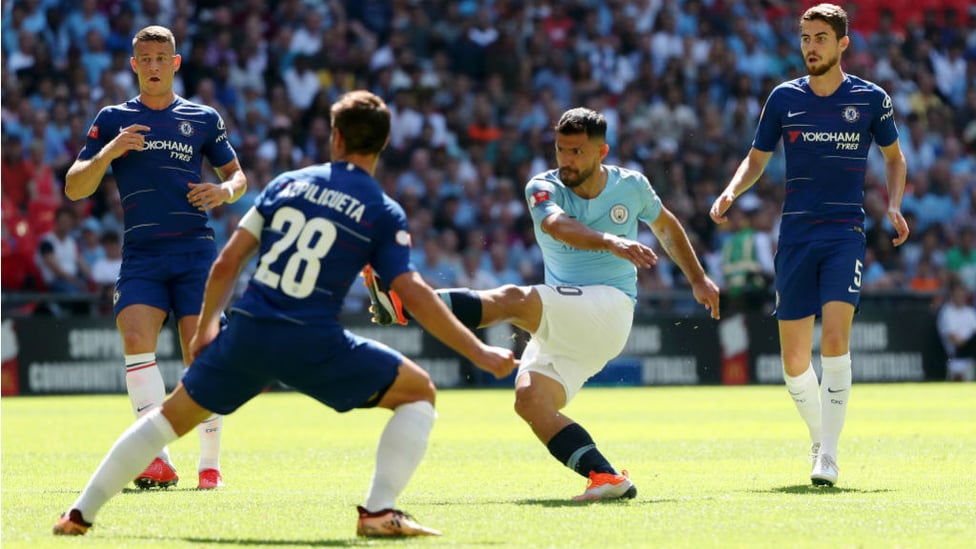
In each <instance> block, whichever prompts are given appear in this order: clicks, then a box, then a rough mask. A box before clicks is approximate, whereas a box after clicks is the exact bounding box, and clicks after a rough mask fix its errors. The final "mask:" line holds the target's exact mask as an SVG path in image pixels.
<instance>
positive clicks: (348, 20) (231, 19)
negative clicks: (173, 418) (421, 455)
mask: <svg viewBox="0 0 976 549" xmlns="http://www.w3.org/2000/svg"><path fill="white" fill-rule="evenodd" d="M811 4H812V2H807V1H802V2H791V1H759V0H748V1H743V2H729V1H724V0H605V1H597V0H559V1H555V0H552V1H545V0H459V1H454V0H430V1H417V0H282V1H280V2H272V3H268V2H262V1H255V0H224V1H215V0H199V1H196V2H193V1H190V0H79V1H66V0H13V1H7V2H5V3H4V5H3V20H2V54H3V63H2V71H3V73H2V88H3V89H2V98H3V99H2V145H3V147H2V149H3V150H2V192H3V197H2V206H3V225H2V226H3V274H2V278H3V290H4V292H5V293H6V292H16V291H34V292H36V291H58V292H65V293H96V294H100V295H106V296H110V295H111V287H112V284H113V281H114V275H113V267H114V269H115V272H117V265H118V261H119V258H120V255H119V254H120V248H119V238H120V235H121V230H122V220H121V215H122V212H121V206H120V200H119V197H118V193H117V191H116V188H115V186H114V185H112V184H111V181H110V179H111V175H109V176H107V179H108V181H106V182H105V183H103V185H102V186H101V188H100V190H99V192H98V193H97V194H96V195H95V196H93V197H92V198H89V199H85V200H81V201H77V202H71V201H68V200H67V199H66V198H64V194H63V184H64V175H65V172H66V170H67V168H68V166H70V165H71V163H72V161H73V160H74V159H75V157H76V156H77V154H78V151H79V150H80V149H81V147H82V146H83V145H84V142H85V136H86V132H87V130H88V127H87V125H88V124H89V123H90V121H91V120H92V119H93V118H94V116H95V114H96V113H97V112H98V110H99V109H101V108H102V107H104V106H106V105H111V104H117V103H122V102H124V101H126V100H128V99H130V98H132V97H134V96H136V95H137V94H138V89H137V87H136V80H135V77H134V75H133V73H132V70H131V69H130V67H129V62H128V61H129V57H130V55H131V48H132V44H131V39H132V36H133V34H134V33H135V32H136V31H137V30H138V29H140V28H142V27H144V26H146V25H149V24H161V25H164V26H167V27H169V28H171V29H172V30H173V32H174V34H175V35H176V41H177V45H178V53H180V54H181V55H182V58H183V64H182V67H181V68H180V70H179V72H177V75H176V77H177V81H176V91H177V93H179V94H180V95H182V96H184V97H187V98H189V99H190V100H192V101H196V102H200V103H204V104H207V105H210V106H212V107H214V108H216V109H217V110H218V111H219V112H220V113H221V115H222V116H223V119H224V121H225V123H226V126H227V129H228V131H229V135H230V139H231V142H232V144H233V146H234V147H235V149H236V150H237V151H238V154H239V156H240V162H241V165H242V166H243V167H244V169H245V171H246V173H247V176H248V183H249V185H250V188H249V189H248V191H247V193H246V195H245V196H244V198H242V199H241V200H239V201H237V202H236V203H233V204H228V205H225V206H222V207H220V208H218V209H216V210H214V212H213V217H212V226H213V227H214V229H215V231H216V234H217V239H218V244H222V243H223V242H224V241H225V240H226V239H227V238H228V237H229V234H230V233H231V232H232V231H233V230H234V228H235V227H236V226H237V222H238V220H239V219H240V217H241V215H243V213H244V212H245V211H246V210H247V209H248V208H249V207H250V205H251V204H252V202H253V200H254V197H255V196H257V193H258V192H260V190H261V188H262V186H263V185H265V184H267V182H269V181H270V180H271V179H272V178H273V177H274V176H275V175H277V174H278V173H280V172H282V171H285V170H290V169H294V168H297V167H300V166H304V165H307V164H312V163H319V162H324V161H327V160H328V154H329V149H328V138H329V116H328V115H329V106H330V104H331V103H332V102H333V100H334V99H336V98H337V97H338V96H339V95H340V94H342V93H343V92H345V91H348V90H351V89H356V88H365V89H369V90H371V91H373V92H375V93H377V94H378V95H380V96H381V97H383V98H384V99H385V100H386V101H387V102H388V103H389V105H390V107H391V109H392V111H393V114H394V123H393V132H392V135H391V142H390V145H389V147H388V150H387V151H386V152H385V153H384V154H383V156H382V157H381V160H380V167H379V169H378V171H377V179H379V180H380V181H381V182H382V183H383V185H384V187H385V189H386V191H387V193H388V194H390V195H391V196H393V197H394V198H396V199H397V200H398V201H399V202H400V203H401V204H402V205H403V206H404V208H405V210H406V212H407V215H408V219H410V223H411V233H412V238H413V259H414V263H415V264H416V265H417V267H418V269H419V270H420V272H421V274H422V275H423V276H424V277H425V279H426V280H427V281H429V282H430V283H431V285H433V286H435V287H451V286H464V287H470V288H474V289H484V288H490V287H494V286H497V285H499V284H503V283H509V282H510V283H515V284H525V283H536V282H540V281H541V280H542V277H543V273H542V260H541V254H540V253H539V250H538V247H537V246H536V245H535V243H534V238H533V234H532V223H531V221H530V219H529V217H528V213H527V211H526V207H525V202H524V199H523V197H522V190H523V188H524V185H525V183H526V182H527V181H528V179H529V178H530V177H531V175H533V174H535V173H538V172H541V171H543V170H546V169H549V168H551V167H552V157H553V133H552V126H553V123H554V121H555V117H557V116H558V115H559V114H560V113H561V112H563V111H564V110H566V109H567V108H570V107H572V106H588V107H591V108H593V109H596V110H598V111H600V112H602V113H604V114H605V115H606V116H607V118H608V121H609V126H610V127H609V133H608V135H607V139H608V142H609V144H610V147H611V149H610V156H609V157H608V159H607V161H608V162H609V163H614V164H619V165H622V166H625V167H629V168H633V169H636V170H639V171H642V172H643V173H645V174H646V175H647V176H648V177H649V178H650V179H651V182H652V184H653V186H654V188H655V190H656V191H657V192H658V193H659V194H660V195H661V197H662V199H663V200H664V202H665V203H666V204H667V206H668V208H669V209H670V210H671V211H672V212H674V213H675V215H677V216H678V217H679V219H680V220H681V222H682V224H683V225H684V226H685V227H687V228H688V232H689V236H690V237H691V238H692V241H693V244H694V246H695V248H696V250H697V251H698V253H699V256H700V257H701V258H702V260H703V263H704V264H706V266H707V268H708V271H709V274H710V275H711V276H712V278H713V279H715V280H716V281H717V282H719V283H720V284H721V283H722V281H723V280H724V277H723V243H724V242H726V241H728V240H729V239H730V236H731V235H733V234H734V233H735V232H736V231H741V230H749V231H752V232H753V233H754V234H755V235H756V240H755V242H756V245H757V247H758V248H760V252H759V253H758V254H757V255H758V256H759V257H758V259H759V260H758V261H756V262H755V264H756V267H755V268H756V269H757V274H759V275H761V276H760V277H758V278H753V280H760V279H761V280H768V277H769V275H771V274H772V273H771V264H770V262H769V261H768V260H763V258H768V257H771V253H772V250H773V249H774V248H775V236H776V234H777V230H776V226H777V223H778V221H779V212H780V207H781V204H782V193H783V185H782V180H783V174H784V172H785V166H784V165H783V157H782V155H781V154H780V153H779V152H777V154H775V155H774V157H773V161H772V162H771V163H770V166H769V167H768V168H767V170H766V172H765V174H764V175H763V177H762V179H761V180H760V181H759V182H758V183H757V185H756V187H755V188H754V190H752V191H750V193H751V195H750V196H747V197H743V199H742V201H741V202H740V203H739V204H737V206H736V208H738V209H740V210H741V212H740V213H741V215H740V216H739V219H737V220H734V221H733V223H732V224H730V226H729V227H725V226H722V227H719V226H716V225H715V224H714V223H712V222H711V221H710V220H709V217H708V208H709V205H710V204H711V203H712V201H713V199H714V197H715V196H716V194H717V193H718V192H720V191H721V189H722V188H724V186H725V184H726V183H727V182H728V179H729V178H730V177H731V175H732V173H733V172H734V170H735V167H736V164H737V163H738V160H739V159H740V158H741V157H742V156H743V155H744V154H745V153H746V152H747V151H748V150H749V147H750V145H751V143H752V138H753V134H754V131H755V124H756V122H757V120H758V115H759V112H760V110H761V109H762V105H763V101H764V100H765V98H766V96H767V95H768V94H769V92H770V91H771V90H772V88H773V87H774V86H775V85H776V84H778V83H779V82H781V81H783V80H786V79H790V78H795V77H799V76H802V75H804V74H805V69H804V64H803V60H802V59H801V58H800V55H799V49H798V48H797V47H796V45H797V44H796V40H797V39H796V28H797V15H796V14H798V13H801V12H802V9H803V8H805V7H808V6H809V5H811ZM842 4H845V7H846V9H848V10H849V12H850V15H851V18H852V29H851V37H852V46H851V50H849V52H848V54H847V55H846V56H845V60H846V62H845V67H844V68H845V70H846V71H848V72H850V73H852V74H856V75H858V76H861V77H863V78H866V79H868V80H872V81H874V82H877V83H878V84H879V85H881V86H882V87H883V88H884V89H885V90H886V91H887V92H888V93H889V94H890V95H891V97H892V100H893V102H894V105H895V113H896V117H897V123H898V127H899V130H900V132H901V135H900V143H901V148H902V150H903V151H904V153H905V156H906V159H907V163H908V189H907V190H906V196H905V199H904V202H903V211H904V212H905V216H906V218H907V219H908V221H909V223H910V228H911V231H912V236H911V239H910V241H909V242H908V243H907V244H905V245H904V246H902V247H900V248H899V249H895V248H894V247H892V245H891V227H890V226H889V224H888V222H887V220H886V218H885V214H886V204H887V200H886V196H885V192H886V191H885V184H884V175H883V174H884V165H883V159H882V157H881V155H880V153H879V152H878V150H877V148H876V147H874V148H872V152H871V158H870V161H869V173H868V174H867V178H866V180H867V184H866V186H865V212H866V216H867V225H866V229H867V234H868V244H869V246H868V253H867V262H866V265H865V271H864V279H863V287H864V290H865V293H866V294H870V292H872V291H877V290H899V291H917V292H928V293H933V294H941V293H942V289H943V288H945V287H947V286H948V285H949V283H950V282H951V281H959V282H961V283H963V284H964V285H965V286H966V287H967V288H968V290H969V292H970V293H971V292H973V291H974V290H976V229H974V223H976V8H973V7H970V4H969V2H967V1H966V0H957V1H934V0H916V1H912V2H908V1H907V0H905V1H902V0H895V1H886V2H881V1H880V0H870V1H859V2H856V3H855V2H847V3H842ZM210 180H211V181H214V180H216V177H215V176H212V177H211V178H210ZM49 233H50V235H49ZM48 238H56V239H57V240H58V241H59V242H62V243H63V242H72V241H74V242H76V243H77V246H78V249H79V250H80V254H79V258H78V259H77V260H72V259H70V258H69V259H68V260H67V261H65V257H62V256H60V255H59V254H58V253H55V252H56V250H57V249H58V247H54V250H55V251H54V252H52V247H50V246H40V243H41V242H42V240H44V239H48ZM642 238H643V239H646V241H647V242H648V243H650V244H654V243H653V235H652V233H651V232H650V231H649V230H647V231H644V232H643V233H642ZM66 239H68V240H66ZM42 250H43V251H42ZM658 255H659V257H660V259H661V261H660V262H659V264H658V267H657V268H655V269H651V270H645V271H642V272H641V273H640V279H639V286H640V287H639V290H640V292H641V296H643V297H648V296H654V295H660V294H662V293H664V292H667V291H668V290H671V289H675V288H677V289H681V288H682V285H683V284H686V282H685V280H684V278H683V277H681V276H673V274H674V273H675V272H676V268H675V267H674V266H673V265H671V264H669V262H668V261H667V255H666V254H664V253H663V252H660V253H659V254H658ZM59 261H60V263H61V264H60V265H58V263H59ZM725 261H726V262H727V261H728V258H726V259H725ZM762 275H765V276H762ZM725 286H726V289H728V283H726V284H725ZM356 292H360V295H365V290H363V289H362V288H358V285H357V289H356ZM970 295H971V294H970ZM351 301H355V300H351ZM106 310H110V307H109V308H107V309H106Z"/></svg>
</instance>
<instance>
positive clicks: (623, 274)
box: [525, 165, 662, 300]
mask: <svg viewBox="0 0 976 549" xmlns="http://www.w3.org/2000/svg"><path fill="white" fill-rule="evenodd" d="M603 167H604V169H606V170H607V185H606V187H605V188H604V189H603V191H601V192H600V194H599V195H598V196H596V197H595V198H590V199H586V198H580V197H579V196H578V195H577V194H576V193H574V192H573V191H572V190H571V189H569V188H568V187H566V186H565V185H563V183H562V181H560V179H559V170H550V171H547V172H543V173H541V174H539V175H537V176H535V177H534V178H532V180H531V181H529V183H528V185H526V187H525V198H526V200H527V201H528V203H529V212H530V213H531V215H532V221H533V222H534V225H535V237H536V240H537V241H538V243H539V248H540V249H541V250H542V258H543V263H544V264H545V270H546V284H549V285H553V286H558V285H570V286H588V285H594V284H604V285H607V286H613V287H615V288H617V289H619V290H620V291H622V292H624V293H625V294H627V295H629V296H630V297H631V298H632V299H634V300H636V299H637V267H635V266H634V264H633V263H631V262H630V261H627V260H626V259H622V258H619V257H617V256H615V255H613V254H611V253H610V252H605V251H597V250H580V249H578V248H573V247H572V246H569V245H568V244H564V243H562V242H560V241H558V240H556V239H555V238H552V237H551V236H549V235H548V234H546V232H545V231H543V230H542V220H544V219H545V218H547V217H549V216H550V215H552V214H554V213H559V212H565V213H566V215H568V216H569V217H571V218H573V219H575V220H577V221H579V222H580V223H582V224H584V225H586V226H588V227H590V228H592V229H593V230H596V231H600V232H605V233H610V234H614V235H617V236H620V237H623V238H629V239H631V240H636V239H637V228H638V225H637V223H638V221H643V222H644V223H653V222H654V220H656V219H657V216H658V215H660V213H661V208H662V206H661V199H660V198H658V196H657V193H655V192H654V189H653V188H651V183H650V181H648V180H647V178H646V177H644V175H643V174H641V173H638V172H635V171H633V170H628V169H625V168H621V167H618V166H608V165H604V166H603Z"/></svg>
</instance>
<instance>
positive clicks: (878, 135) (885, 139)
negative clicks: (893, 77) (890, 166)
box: [871, 88, 898, 147]
mask: <svg viewBox="0 0 976 549" xmlns="http://www.w3.org/2000/svg"><path fill="white" fill-rule="evenodd" d="M878 90H879V92H880V93H879V94H878V96H877V97H878V101H877V102H876V103H875V106H876V111H877V113H878V114H877V115H876V116H875V117H874V120H873V121H872V122H871V135H873V136H874V142H875V143H877V144H878V145H880V146H882V147H887V146H888V145H891V144H892V143H894V142H895V141H897V140H898V127H897V126H896V125H895V108H894V106H892V104H891V97H889V96H888V94H887V93H885V91H884V90H882V89H880V88H878Z"/></svg>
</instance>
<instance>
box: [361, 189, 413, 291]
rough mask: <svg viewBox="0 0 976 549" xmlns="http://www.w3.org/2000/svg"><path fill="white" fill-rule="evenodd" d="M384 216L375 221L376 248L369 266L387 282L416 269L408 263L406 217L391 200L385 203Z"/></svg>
mask: <svg viewBox="0 0 976 549" xmlns="http://www.w3.org/2000/svg"><path fill="white" fill-rule="evenodd" d="M384 207H385V208H386V210H387V211H386V212H385V215H383V216H382V217H381V218H380V219H377V226H376V233H375V236H374V238H375V239H376V246H375V247H374V248H373V249H374V252H373V257H371V258H370V260H369V264H370V265H372V267H373V269H375V270H376V272H377V273H379V275H380V278H382V279H383V280H385V281H387V282H392V281H393V279H395V278H396V277H398V276H400V275H402V274H403V273H406V272H409V271H415V270H416V268H415V267H414V266H413V264H412V263H411V262H410V245H411V240H410V231H409V230H408V228H407V215H406V214H405V213H404V212H403V208H401V207H400V206H399V205H398V204H396V203H395V202H393V201H392V200H391V201H389V202H387V203H386V204H385V205H384Z"/></svg>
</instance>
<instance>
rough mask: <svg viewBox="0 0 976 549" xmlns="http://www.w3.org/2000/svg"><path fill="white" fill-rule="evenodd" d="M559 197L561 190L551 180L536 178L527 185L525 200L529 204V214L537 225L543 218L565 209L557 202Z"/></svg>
mask: <svg viewBox="0 0 976 549" xmlns="http://www.w3.org/2000/svg"><path fill="white" fill-rule="evenodd" d="M558 199H559V192H558V191H557V190H556V185H555V184H553V183H552V182H551V181H546V180H545V179H542V178H535V179H532V180H531V181H529V183H528V185H526V186H525V200H526V202H527V203H528V205H529V214H530V215H531V216H532V221H534V222H535V224H536V225H537V226H538V225H539V224H541V223H542V220H543V219H545V218H547V217H549V216H550V215H552V214H555V213H561V212H562V211H563V209H562V207H561V206H560V205H559V204H558V203H557V201H558Z"/></svg>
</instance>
